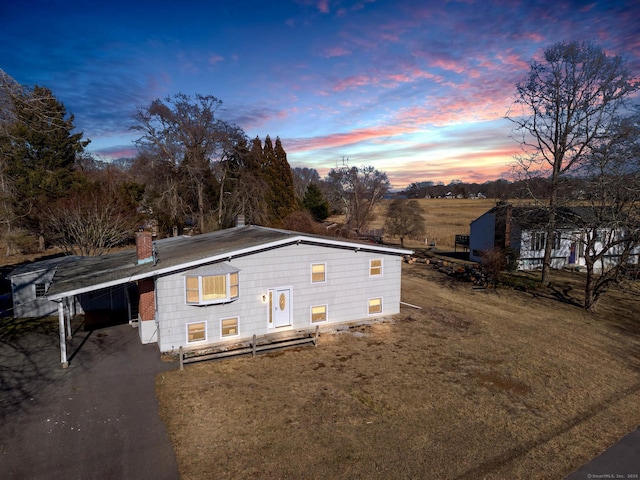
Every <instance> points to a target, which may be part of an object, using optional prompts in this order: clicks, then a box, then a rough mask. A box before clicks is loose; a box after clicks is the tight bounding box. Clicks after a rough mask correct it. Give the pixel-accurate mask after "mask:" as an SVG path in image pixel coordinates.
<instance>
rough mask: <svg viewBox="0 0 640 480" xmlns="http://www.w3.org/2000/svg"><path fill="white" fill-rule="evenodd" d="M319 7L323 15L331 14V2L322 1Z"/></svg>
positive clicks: (327, 0)
mask: <svg viewBox="0 0 640 480" xmlns="http://www.w3.org/2000/svg"><path fill="white" fill-rule="evenodd" d="M317 7H318V10H319V11H320V12H321V13H329V0H320V1H319V2H318V4H317Z"/></svg>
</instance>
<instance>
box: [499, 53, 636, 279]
mask: <svg viewBox="0 0 640 480" xmlns="http://www.w3.org/2000/svg"><path fill="white" fill-rule="evenodd" d="M637 89H638V82H637V81H636V80H634V79H633V75H632V73H631V72H630V71H629V69H628V68H627V66H626V64H625V62H624V60H623V59H622V58H621V57H620V56H609V55H607V54H606V53H605V52H604V51H603V50H602V49H601V48H600V47H598V46H596V45H594V44H591V43H578V42H567V43H558V44H555V45H553V46H552V47H550V48H549V49H547V50H546V51H545V52H544V61H542V62H538V61H534V62H533V63H532V64H531V70H530V72H529V74H528V75H527V77H526V78H525V79H524V80H523V81H521V82H520V83H518V84H517V95H516V100H515V104H516V106H518V107H521V109H522V111H516V110H512V111H510V112H509V113H508V114H507V118H509V119H510V120H511V121H512V122H513V123H514V124H515V129H516V133H517V134H518V135H519V142H520V143H521V145H522V147H523V154H522V156H520V157H519V158H518V159H517V161H518V164H519V167H520V168H521V169H522V171H523V172H525V173H526V175H527V176H529V177H536V176H547V177H548V178H549V179H550V193H549V199H548V208H549V223H548V225H547V235H546V244H545V254H544V262H543V269H542V282H543V284H548V283H549V281H550V269H551V251H552V248H553V244H554V235H555V230H556V209H557V206H558V204H559V201H560V198H559V194H558V192H559V189H560V184H561V181H562V179H563V178H564V177H565V175H567V174H568V173H570V172H571V171H572V169H574V168H575V167H576V165H577V164H578V163H579V162H580V160H581V159H582V158H584V156H585V155H586V154H587V153H589V148H590V147H591V146H592V145H593V144H594V142H597V141H599V140H600V139H602V138H605V137H607V136H609V135H610V129H611V123H612V121H613V119H614V118H615V116H616V114H617V113H618V112H619V111H621V110H622V109H623V108H624V107H625V104H626V102H627V101H628V99H629V97H630V94H631V93H633V92H635V91H636V90H637Z"/></svg>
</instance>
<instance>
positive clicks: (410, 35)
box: [0, 0, 640, 188]
mask: <svg viewBox="0 0 640 480" xmlns="http://www.w3.org/2000/svg"><path fill="white" fill-rule="evenodd" d="M0 19H1V21H0V24H1V25H2V28H0V69H2V70H4V71H5V72H6V73H7V74H8V75H10V76H12V77H13V78H14V79H15V80H17V81H18V82H19V83H21V84H23V85H29V86H33V85H41V86H46V87H48V88H50V89H51V90H52V91H53V93H54V95H55V96H56V97H57V98H58V99H59V100H60V101H62V102H63V103H64V104H65V106H66V107H67V110H68V111H69V112H71V113H73V114H74V115H75V122H76V126H77V128H78V130H81V131H83V132H84V135H85V137H86V138H88V139H90V140H91V144H90V146H89V151H90V152H92V153H93V154H95V155H97V156H98V157H100V158H102V159H109V158H117V157H122V156H133V155H134V154H135V148H134V146H133V140H135V138H136V135H135V134H133V133H132V132H131V131H130V130H129V127H130V125H131V124H132V119H131V117H132V115H133V113H134V112H135V109H136V108H137V107H143V106H147V105H149V103H150V102H151V101H152V100H154V99H156V98H164V97H166V96H168V95H174V94H176V93H185V94H189V95H193V94H195V93H201V94H206V95H214V96H216V97H217V98H219V99H220V100H222V101H223V111H222V112H221V113H220V116H221V117H222V118H223V119H225V120H228V121H231V122H234V123H236V124H238V125H239V126H240V127H242V128H243V129H244V131H245V132H246V133H247V135H248V136H249V137H250V138H254V137H255V136H256V135H258V136H260V138H262V139H264V137H265V136H266V135H270V136H271V137H272V138H275V137H276V136H279V137H280V138H281V140H282V142H283V146H284V148H285V150H286V151H287V155H288V160H289V163H290V164H291V165H292V166H294V167H295V166H308V167H313V168H316V169H317V170H318V171H319V172H320V173H321V174H322V175H324V174H325V173H326V172H327V171H328V170H329V169H330V168H332V167H335V166H336V164H338V163H340V162H341V159H342V158H343V157H348V158H349V162H350V164H352V165H374V166H375V167H376V168H378V169H379V170H382V171H385V172H387V175H388V177H389V179H390V180H391V182H392V184H393V186H394V187H395V188H402V187H404V186H406V185H407V184H409V183H411V182H413V181H421V180H433V181H443V182H445V183H449V182H450V181H451V180H453V179H460V180H463V181H475V182H484V181H486V180H493V179H496V178H499V177H500V176H502V175H505V174H506V173H508V171H509V165H510V164H511V163H512V161H513V155H514V154H515V153H516V152H517V149H518V145H517V143H516V142H515V141H513V140H512V139H511V138H510V132H511V124H510V123H509V122H508V121H507V120H504V118H503V117H504V115H505V114H506V112H507V110H508V108H509V106H510V105H511V103H512V100H513V95H514V93H515V84H516V82H517V81H518V80H520V79H521V78H522V77H523V76H524V75H526V73H527V72H528V70H529V64H530V62H531V60H532V59H533V58H540V55H541V54H542V52H543V51H544V49H545V48H547V47H549V46H550V45H552V44H553V43H555V42H558V41H568V40H578V41H584V40H590V41H594V42H595V43H597V44H599V45H600V46H602V47H603V48H604V49H605V50H606V51H607V52H611V53H620V54H622V55H623V56H624V57H625V58H626V59H627V60H628V62H629V65H630V66H631V67H632V69H633V70H634V71H635V72H636V74H637V75H640V2H638V1H637V0H620V1H609V2H603V1H594V2H579V1H573V2H570V1H563V0H558V1H522V2H520V1H517V0H513V1H512V0H496V1H491V0H486V1H484V0H478V1H477V2H476V1H473V0H465V1H427V0H423V1H404V0H390V1H387V0H380V1H376V0H354V1H352V0H338V1H334V0H297V1H295V0H294V1H278V2H260V1H255V0H235V1H233V0H232V1H228V0H227V1H224V2H218V1H186V2H166V1H165V2H163V1H154V2H151V1H147V0H139V1H138V0H132V1H129V2H123V1H120V0H112V1H109V2H102V1H97V0H94V1H75V0H69V1H64V0H49V1H31V0H23V1H22V2H2V4H1V5H0Z"/></svg>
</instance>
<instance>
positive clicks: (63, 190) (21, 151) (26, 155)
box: [5, 87, 89, 247]
mask: <svg viewBox="0 0 640 480" xmlns="http://www.w3.org/2000/svg"><path fill="white" fill-rule="evenodd" d="M13 103H14V105H13V108H14V112H15V119H16V121H15V122H14V123H13V124H12V125H11V126H10V127H9V128H8V135H9V137H10V138H11V139H12V140H11V148H10V149H9V150H8V153H7V157H6V158H7V164H6V172H5V173H6V176H7V177H8V178H9V179H10V180H11V183H12V185H13V188H14V189H15V197H14V202H15V211H16V213H17V214H18V215H19V216H21V217H22V218H23V219H24V220H25V222H26V226H27V228H29V229H30V230H32V231H34V232H35V233H37V234H39V235H40V236H41V238H40V246H41V247H44V245H43V241H44V238H42V232H43V226H42V225H41V215H40V213H41V212H42V210H43V209H44V208H45V207H46V206H47V205H49V204H51V203H52V202H55V201H56V200H58V199H60V198H62V197H63V196H65V195H66V194H67V192H68V191H69V190H70V189H72V188H73V186H74V185H77V184H79V183H81V177H80V176H79V175H78V173H77V171H76V165H77V162H78V160H79V158H80V155H81V153H82V152H83V151H84V148H85V147H86V146H87V145H88V144H89V141H88V140H83V139H82V136H83V134H82V132H80V133H72V132H73V130H74V128H75V126H74V124H73V120H74V117H73V115H67V111H66V109H65V107H64V105H63V104H62V103H60V102H59V101H58V100H57V99H56V98H55V97H54V96H53V94H52V92H51V91H50V90H49V89H47V88H44V87H34V88H33V90H27V89H25V90H23V92H22V94H21V95H19V96H16V97H15V98H14V99H13Z"/></svg>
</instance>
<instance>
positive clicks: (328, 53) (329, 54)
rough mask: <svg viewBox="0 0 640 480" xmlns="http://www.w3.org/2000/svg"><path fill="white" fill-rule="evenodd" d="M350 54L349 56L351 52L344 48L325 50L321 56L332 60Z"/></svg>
mask: <svg viewBox="0 0 640 480" xmlns="http://www.w3.org/2000/svg"><path fill="white" fill-rule="evenodd" d="M350 54H351V50H347V49H346V48H343V47H331V48H327V49H326V50H325V51H324V53H323V56H324V57H325V58H333V57H344V56H345V55H350Z"/></svg>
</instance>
